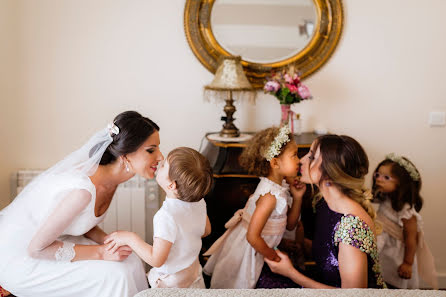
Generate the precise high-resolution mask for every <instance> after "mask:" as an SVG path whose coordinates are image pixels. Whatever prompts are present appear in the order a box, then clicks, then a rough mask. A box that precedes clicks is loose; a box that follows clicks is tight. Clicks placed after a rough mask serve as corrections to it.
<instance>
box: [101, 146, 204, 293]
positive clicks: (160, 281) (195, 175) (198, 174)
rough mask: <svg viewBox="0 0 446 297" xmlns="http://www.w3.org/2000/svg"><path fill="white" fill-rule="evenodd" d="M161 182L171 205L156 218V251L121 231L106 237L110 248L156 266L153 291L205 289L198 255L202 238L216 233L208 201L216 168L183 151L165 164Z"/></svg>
mask: <svg viewBox="0 0 446 297" xmlns="http://www.w3.org/2000/svg"><path fill="white" fill-rule="evenodd" d="M156 181H157V182H158V184H159V185H160V186H161V188H162V189H163V190H164V191H165V192H166V200H165V201H164V203H163V206H162V207H161V208H160V209H159V211H158V212H157V213H156V214H155V216H154V218H153V226H154V227H153V229H154V232H153V246H151V245H150V244H148V243H146V242H144V240H142V239H141V238H140V237H139V236H138V235H136V234H135V233H133V232H128V231H117V232H113V233H111V234H110V235H108V236H107V237H106V239H105V243H106V244H108V247H107V248H108V249H110V250H112V251H115V250H116V249H117V248H118V247H120V246H122V245H128V246H130V247H131V248H132V249H133V251H134V252H136V254H138V256H139V257H140V258H141V259H143V260H144V261H145V262H147V263H148V264H149V265H151V266H153V267H154V268H152V269H151V270H150V272H149V274H148V279H149V284H150V286H151V287H152V288H205V285H204V281H203V277H202V272H201V270H202V268H201V265H200V263H199V262H198V255H199V253H200V249H201V238H202V237H205V236H207V235H209V234H210V233H211V224H210V222H209V218H208V217H207V214H206V202H205V201H204V199H203V197H204V196H205V195H206V194H207V193H208V192H209V191H210V189H211V186H212V168H211V166H210V165H209V162H208V160H207V159H206V158H205V157H204V156H203V155H201V154H200V153H199V152H197V151H196V150H193V149H191V148H187V147H180V148H176V149H174V150H173V151H171V152H170V153H169V155H168V156H167V159H166V160H164V161H163V162H162V163H161V164H160V166H159V168H158V171H157V175H156Z"/></svg>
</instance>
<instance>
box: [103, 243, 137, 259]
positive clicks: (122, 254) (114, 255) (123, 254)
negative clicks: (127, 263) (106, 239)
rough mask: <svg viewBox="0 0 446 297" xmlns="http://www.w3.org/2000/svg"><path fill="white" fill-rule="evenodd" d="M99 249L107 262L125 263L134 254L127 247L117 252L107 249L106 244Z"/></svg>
mask: <svg viewBox="0 0 446 297" xmlns="http://www.w3.org/2000/svg"><path fill="white" fill-rule="evenodd" d="M99 248H100V253H101V255H102V259H103V260H106V261H124V260H125V259H127V258H128V256H130V254H131V253H132V249H131V248H130V247H129V246H127V245H123V246H121V247H118V248H117V249H116V251H115V252H112V251H111V250H109V249H107V246H106V245H105V244H103V245H100V246H99Z"/></svg>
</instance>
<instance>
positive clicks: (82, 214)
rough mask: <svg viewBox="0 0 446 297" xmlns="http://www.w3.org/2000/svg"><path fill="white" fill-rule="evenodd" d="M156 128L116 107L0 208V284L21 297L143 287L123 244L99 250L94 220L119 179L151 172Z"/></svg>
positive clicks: (138, 266) (137, 264) (122, 294)
mask: <svg viewBox="0 0 446 297" xmlns="http://www.w3.org/2000/svg"><path fill="white" fill-rule="evenodd" d="M158 131H159V127H158V126H157V125H156V124H155V123H154V122H152V121H151V120H150V119H148V118H145V117H143V116H141V115H140V114H139V113H137V112H134V111H127V112H123V113H121V114H119V115H118V116H117V117H116V118H115V119H114V121H113V124H111V125H109V127H108V128H106V129H103V130H101V131H99V132H97V133H96V134H95V135H94V136H93V137H92V138H91V139H90V140H89V141H88V142H87V143H86V144H85V145H84V146H83V147H82V148H80V149H79V150H77V151H75V152H73V153H71V154H70V155H68V156H67V157H66V158H65V159H63V160H62V161H60V162H59V163H57V164H56V165H54V166H53V167H51V168H50V169H48V170H47V171H45V172H44V173H42V174H41V175H39V176H38V177H37V178H36V179H35V180H34V181H32V182H31V183H30V184H29V185H28V186H26V187H25V189H24V190H23V191H22V192H21V193H20V194H19V195H18V196H17V197H16V198H15V199H14V201H13V202H12V203H11V204H10V205H9V206H8V207H6V208H5V209H4V210H2V211H0V234H1V235H2V238H1V240H0V285H1V286H2V287H4V288H5V289H7V290H8V291H10V292H11V293H13V294H14V295H17V296H21V297H26V296H45V297H49V296H76V297H77V296H92V297H93V296H95V297H96V296H107V297H126V296H133V295H135V294H136V293H137V292H139V291H141V290H144V289H147V287H148V286H147V279H146V276H145V273H144V268H143V266H142V262H141V261H140V259H139V258H138V257H137V256H136V255H134V254H132V251H131V249H130V248H129V247H128V246H123V247H121V248H120V249H118V250H117V251H116V252H115V253H110V252H109V251H107V250H106V249H105V247H104V244H103V243H104V238H105V237H106V235H107V234H106V233H105V232H104V231H103V230H101V229H100V228H99V227H98V226H97V225H98V224H99V223H100V222H102V221H103V220H104V217H105V214H106V211H107V208H108V207H109V205H110V203H111V200H112V198H113V194H114V193H115V190H116V188H117V186H118V185H119V184H120V183H123V182H125V181H127V180H128V179H130V178H131V177H133V176H134V175H135V174H138V175H140V176H142V177H145V178H153V177H154V175H155V171H156V168H157V165H158V162H160V161H161V160H162V159H163V155H162V154H161V152H160V150H159V144H160V139H159V133H158Z"/></svg>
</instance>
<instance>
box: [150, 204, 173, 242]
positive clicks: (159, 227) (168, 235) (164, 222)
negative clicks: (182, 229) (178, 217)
mask: <svg viewBox="0 0 446 297" xmlns="http://www.w3.org/2000/svg"><path fill="white" fill-rule="evenodd" d="M176 236H177V224H176V223H175V220H174V219H173V218H172V216H171V215H169V214H168V213H167V212H166V211H164V210H163V209H160V210H159V211H158V212H157V213H156V214H155V216H154V217H153V238H155V237H158V238H161V239H164V240H167V241H170V242H171V243H174V242H175V238H176Z"/></svg>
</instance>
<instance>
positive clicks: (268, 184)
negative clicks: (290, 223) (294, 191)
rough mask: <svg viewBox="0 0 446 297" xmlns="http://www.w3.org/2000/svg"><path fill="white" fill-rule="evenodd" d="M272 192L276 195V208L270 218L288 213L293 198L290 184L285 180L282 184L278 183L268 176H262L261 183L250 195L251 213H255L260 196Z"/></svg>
mask: <svg viewBox="0 0 446 297" xmlns="http://www.w3.org/2000/svg"><path fill="white" fill-rule="evenodd" d="M267 193H271V194H272V195H273V196H274V197H276V208H275V209H274V210H273V212H272V214H271V216H270V218H272V219H275V218H282V217H284V216H286V215H287V211H288V207H291V205H292V203H293V198H292V197H291V195H290V186H289V185H288V184H287V183H286V181H285V180H284V181H283V182H282V185H278V184H276V183H275V182H273V181H272V180H270V179H268V178H266V177H260V183H259V184H258V186H257V188H256V190H255V192H254V193H253V194H252V195H251V197H249V200H248V202H247V203H248V207H247V211H248V213H249V214H251V215H252V214H253V213H254V210H255V208H256V202H257V200H258V199H259V198H260V196H263V195H266V194H267Z"/></svg>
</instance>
